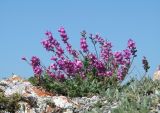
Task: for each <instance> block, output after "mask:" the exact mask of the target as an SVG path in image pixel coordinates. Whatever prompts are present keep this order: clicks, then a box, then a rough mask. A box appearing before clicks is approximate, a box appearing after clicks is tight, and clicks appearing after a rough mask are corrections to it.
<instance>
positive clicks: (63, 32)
mask: <svg viewBox="0 0 160 113" xmlns="http://www.w3.org/2000/svg"><path fill="white" fill-rule="evenodd" d="M58 32H60V36H61V37H62V41H63V42H64V43H67V40H68V37H67V34H66V31H65V29H64V28H63V27H61V28H60V29H59V30H58Z"/></svg>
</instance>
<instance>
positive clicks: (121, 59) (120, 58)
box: [114, 51, 123, 64]
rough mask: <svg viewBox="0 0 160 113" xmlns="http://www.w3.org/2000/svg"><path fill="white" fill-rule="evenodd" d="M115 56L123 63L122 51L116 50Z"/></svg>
mask: <svg viewBox="0 0 160 113" xmlns="http://www.w3.org/2000/svg"><path fill="white" fill-rule="evenodd" d="M114 57H115V60H116V62H117V63H118V64H123V54H122V52H119V51H118V52H115V53H114Z"/></svg>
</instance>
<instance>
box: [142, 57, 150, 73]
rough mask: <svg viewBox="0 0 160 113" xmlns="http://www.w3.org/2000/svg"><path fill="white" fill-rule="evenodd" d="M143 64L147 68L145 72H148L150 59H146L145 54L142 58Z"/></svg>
mask: <svg viewBox="0 0 160 113" xmlns="http://www.w3.org/2000/svg"><path fill="white" fill-rule="evenodd" d="M142 64H143V68H144V70H145V72H148V69H149V68H150V66H149V63H148V60H147V59H146V57H145V56H144V57H143V59H142Z"/></svg>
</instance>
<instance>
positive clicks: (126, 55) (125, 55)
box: [123, 49, 131, 59]
mask: <svg viewBox="0 0 160 113" xmlns="http://www.w3.org/2000/svg"><path fill="white" fill-rule="evenodd" d="M123 52H124V54H123V56H124V58H125V59H130V58H131V51H130V50H129V49H125V50H123Z"/></svg>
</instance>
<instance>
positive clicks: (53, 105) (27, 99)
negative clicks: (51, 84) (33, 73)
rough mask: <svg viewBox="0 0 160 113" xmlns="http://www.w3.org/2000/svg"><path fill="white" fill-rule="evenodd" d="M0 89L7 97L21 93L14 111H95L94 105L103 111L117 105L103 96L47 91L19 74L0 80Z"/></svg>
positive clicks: (38, 112) (67, 112) (68, 112)
mask: <svg viewBox="0 0 160 113" xmlns="http://www.w3.org/2000/svg"><path fill="white" fill-rule="evenodd" d="M0 89H1V90H2V91H3V92H4V94H5V96H7V97H9V96H10V95H12V94H14V93H18V94H19V95H21V98H22V100H21V101H20V102H19V105H20V109H19V110H18V111H17V112H16V113H85V112H87V113H88V112H89V111H90V112H92V113H94V112H95V113H97V110H96V106H102V103H103V104H105V106H102V107H101V110H102V111H104V113H109V112H110V109H112V108H115V107H117V105H118V103H117V102H115V103H113V104H110V105H107V100H106V99H105V97H100V96H92V97H90V98H89V97H81V98H80V97H77V98H69V97H65V96H58V95H56V94H53V93H49V92H47V91H45V90H44V89H42V88H40V87H36V86H33V85H32V84H31V83H30V82H28V81H26V80H24V79H22V78H21V77H19V76H16V75H13V76H12V77H10V78H8V79H6V80H2V81H0Z"/></svg>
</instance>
